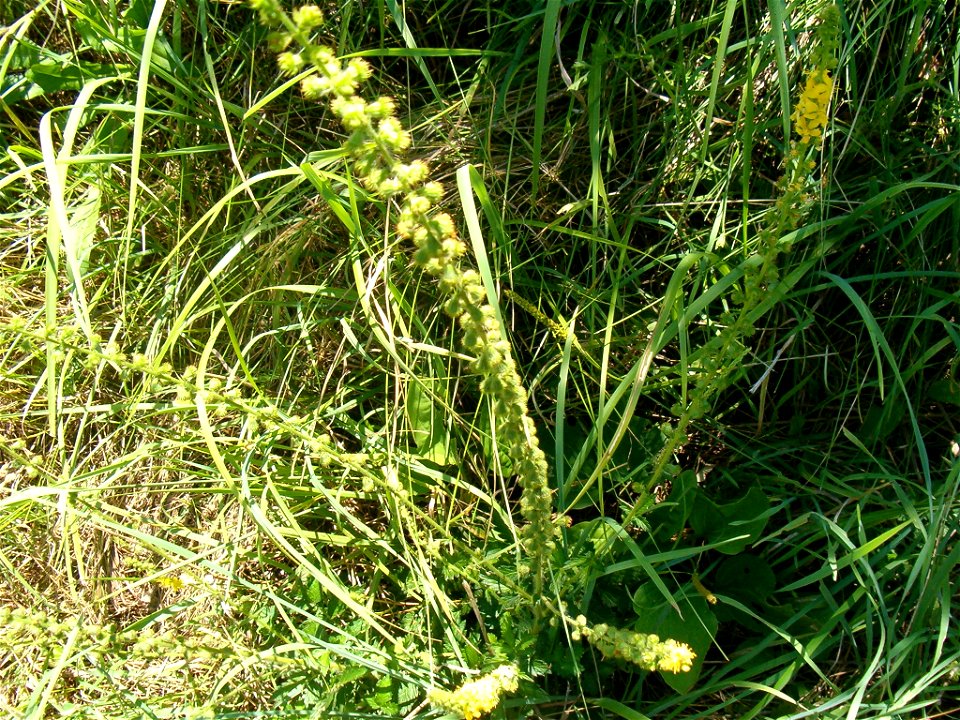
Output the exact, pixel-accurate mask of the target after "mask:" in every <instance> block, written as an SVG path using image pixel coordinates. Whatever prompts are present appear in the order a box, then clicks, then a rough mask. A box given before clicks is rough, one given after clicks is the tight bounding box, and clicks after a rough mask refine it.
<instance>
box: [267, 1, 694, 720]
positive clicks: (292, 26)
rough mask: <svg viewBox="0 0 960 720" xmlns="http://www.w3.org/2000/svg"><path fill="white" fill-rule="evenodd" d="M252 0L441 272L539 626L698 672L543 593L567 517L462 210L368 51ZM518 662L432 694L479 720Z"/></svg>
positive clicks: (421, 262)
mask: <svg viewBox="0 0 960 720" xmlns="http://www.w3.org/2000/svg"><path fill="white" fill-rule="evenodd" d="M250 5H251V6H252V7H253V8H254V9H255V10H257V11H258V12H259V15H260V19H261V21H262V23H263V24H264V25H266V26H267V27H269V28H270V29H271V33H270V35H269V38H268V42H269V45H270V47H271V49H272V50H274V51H275V52H277V53H278V54H277V64H278V67H279V70H280V71H281V72H282V73H283V74H285V75H288V76H293V75H296V74H299V73H305V72H306V73H307V74H306V75H305V76H304V78H303V79H302V80H301V82H300V89H301V92H302V93H303V95H304V96H305V97H306V98H308V99H312V100H326V101H328V102H329V107H330V109H331V110H332V112H333V113H334V114H335V115H336V116H337V117H338V118H339V120H340V122H341V124H342V125H343V127H344V129H345V130H346V131H347V133H348V138H347V140H346V141H345V143H344V149H345V150H346V152H347V155H348V158H349V163H350V169H351V171H352V173H353V175H354V176H355V177H357V178H358V179H359V180H360V181H361V183H362V184H363V186H364V187H365V188H366V190H367V191H368V192H369V193H370V194H371V195H373V196H375V197H378V198H381V199H383V200H386V201H392V202H396V203H397V205H398V206H399V215H398V219H397V221H396V223H395V226H394V228H393V229H394V231H395V232H396V234H397V235H398V236H399V237H400V238H402V239H405V240H407V241H410V242H411V243H412V244H413V246H414V248H415V249H414V252H413V261H414V263H415V264H416V265H417V267H419V268H421V269H422V270H423V271H424V272H425V273H427V274H428V275H430V276H431V277H433V278H435V280H436V282H437V285H438V287H439V288H440V290H441V292H442V293H443V296H444V301H443V308H444V311H445V312H446V314H447V315H449V316H450V317H451V318H453V319H454V320H455V322H456V324H457V325H458V326H459V328H460V330H461V332H462V337H463V345H464V347H465V348H466V350H468V351H469V352H470V353H472V355H473V360H472V361H471V363H470V369H471V370H473V371H475V372H476V373H477V374H479V375H480V377H481V378H482V380H481V384H480V386H481V390H482V391H483V392H484V393H485V394H486V395H487V396H488V397H489V398H490V400H491V402H492V406H493V410H494V414H493V415H494V416H495V418H496V429H495V430H496V435H497V438H498V442H499V445H500V447H502V448H504V449H505V451H506V453H507V455H508V456H509V458H510V460H511V461H512V467H513V469H514V472H515V473H516V475H517V477H518V481H519V485H520V487H521V488H522V496H521V500H520V514H521V516H522V517H523V519H524V520H525V524H524V525H523V527H522V528H521V529H520V533H519V536H520V544H521V549H522V551H523V557H524V560H523V563H524V565H523V566H522V567H521V574H522V575H524V576H527V577H529V582H530V587H531V592H530V593H529V597H531V598H532V599H533V600H532V602H533V608H532V610H533V614H534V618H535V623H537V622H539V620H540V619H541V618H542V617H543V616H544V614H545V613H547V612H551V613H554V614H555V616H557V618H558V619H561V618H562V619H563V620H564V621H565V622H567V623H568V624H572V626H573V627H574V628H575V633H576V634H577V635H578V636H579V637H583V638H585V639H587V640H588V641H589V642H591V643H593V644H594V645H596V646H597V647H598V649H600V650H601V651H602V652H604V654H610V655H612V656H617V657H622V658H623V659H625V660H628V661H632V662H635V663H636V664H638V665H640V666H641V667H643V668H644V669H648V670H655V669H659V670H662V671H667V672H683V671H686V670H689V669H690V663H691V661H692V659H693V653H692V651H691V650H690V648H689V647H687V646H686V645H683V644H681V643H676V642H674V641H661V640H660V639H659V638H658V637H657V636H654V635H649V636H647V635H641V634H639V633H624V634H622V635H618V634H617V633H618V632H619V631H616V630H615V629H612V628H606V627H605V626H597V627H595V628H593V629H592V630H591V629H589V628H588V627H587V625H586V621H585V620H584V621H583V622H582V623H581V622H578V621H572V620H570V619H569V618H566V617H565V616H564V615H563V613H562V610H561V609H558V608H556V607H554V606H553V605H552V603H550V602H548V601H546V600H544V599H543V597H544V593H545V589H546V588H547V585H548V578H549V574H550V571H551V565H550V563H551V558H552V556H553V554H554V551H555V550H556V547H557V542H558V539H559V529H558V526H559V524H560V522H561V521H562V519H555V518H554V517H553V503H552V496H551V491H550V486H549V477H548V472H549V471H548V466H547V461H546V457H545V455H544V453H543V451H542V450H541V449H540V444H539V440H538V437H537V431H536V426H535V424H534V421H533V419H532V418H531V416H530V414H529V412H528V396H527V391H526V389H525V388H524V386H523V383H522V381H521V378H520V374H519V372H518V370H517V366H516V363H515V361H514V359H513V355H512V351H511V347H510V344H509V343H508V342H507V340H506V338H505V337H504V335H503V332H502V330H501V327H500V324H499V322H498V320H497V316H496V312H495V310H494V307H493V306H492V305H491V304H490V302H489V301H488V299H487V297H488V296H487V291H486V289H485V288H484V285H483V283H482V280H481V277H480V275H479V273H478V272H477V271H476V270H474V269H472V268H470V267H468V266H467V264H466V263H465V262H464V257H465V255H466V253H467V248H466V245H465V244H464V243H463V241H462V240H461V239H460V238H459V237H458V234H457V230H456V226H455V223H454V220H453V218H452V217H451V215H450V214H449V213H447V212H444V211H443V210H441V209H440V208H439V207H438V203H439V202H440V201H441V199H442V198H443V195H444V189H443V187H442V185H441V184H440V183H438V182H436V181H434V180H432V179H431V177H430V176H431V169H430V168H429V167H428V166H427V164H426V163H424V162H422V161H421V160H412V161H406V160H405V159H404V153H405V152H406V151H407V150H408V149H409V147H410V145H411V136H410V133H409V132H408V131H407V129H406V128H405V127H404V126H403V124H402V123H401V122H400V121H399V120H398V119H397V117H396V114H395V109H396V102H395V101H394V100H393V99H392V98H389V97H380V98H377V99H376V100H372V101H370V100H367V99H365V98H364V97H363V96H362V94H361V92H360V91H361V88H362V85H363V83H364V82H365V81H366V80H367V79H369V78H370V76H371V72H372V71H371V67H370V65H369V63H367V62H366V61H365V60H363V59H360V58H353V59H350V60H348V61H346V62H344V61H343V60H341V59H340V58H338V57H337V56H336V54H335V53H334V51H333V50H332V49H331V48H329V47H327V46H325V45H322V44H319V43H317V42H315V41H314V39H313V37H312V35H313V31H314V30H315V29H316V28H318V27H319V26H320V25H321V24H322V22H323V14H322V12H321V10H320V9H319V8H318V7H316V6H313V5H308V6H303V7H299V8H297V9H296V10H294V11H293V12H292V13H290V14H287V13H286V12H285V11H284V10H283V9H282V8H281V7H280V5H279V3H278V2H277V1H276V0H250ZM618 647H621V648H627V649H626V650H625V651H624V652H623V653H621V654H620V655H617V653H615V652H613V649H614V648H618ZM629 647H633V648H634V649H636V652H632V651H630V650H629V649H628V648H629ZM607 650H610V653H608V652H607ZM505 668H506V669H505ZM511 668H512V666H501V667H500V668H499V669H498V670H495V671H494V672H493V673H491V674H488V675H485V676H482V677H480V678H478V679H475V680H471V681H469V682H467V683H465V684H464V685H463V686H461V687H460V688H459V689H458V690H456V691H453V692H447V691H441V690H437V691H434V692H433V693H432V694H431V698H432V699H433V702H434V703H435V704H436V705H438V706H439V707H442V708H445V709H447V710H450V711H453V712H456V713H457V714H459V715H461V716H463V717H464V718H467V719H468V720H472V719H473V718H475V717H478V716H479V715H481V714H482V713H485V712H487V711H489V710H490V709H492V708H493V707H494V706H496V704H497V702H499V698H500V697H501V695H502V694H503V693H507V692H511V691H513V690H515V689H516V674H515V672H516V671H515V670H512V669H511Z"/></svg>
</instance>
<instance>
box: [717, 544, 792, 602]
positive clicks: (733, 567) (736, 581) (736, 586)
mask: <svg viewBox="0 0 960 720" xmlns="http://www.w3.org/2000/svg"><path fill="white" fill-rule="evenodd" d="M713 582H714V585H715V588H713V589H715V590H717V592H722V593H723V594H724V595H730V596H731V597H735V598H737V599H738V600H740V601H741V602H743V603H744V604H746V605H755V604H757V603H761V602H763V601H764V600H766V599H767V598H768V597H770V595H771V594H772V593H773V591H774V589H775V588H776V585H777V578H776V576H775V575H774V574H773V570H771V569H770V565H769V564H768V563H767V561H766V560H764V559H763V558H760V557H757V556H756V555H750V554H748V553H743V554H741V555H734V556H733V557H730V558H727V559H726V560H724V561H723V562H722V563H721V564H720V567H719V568H718V569H717V572H716V575H715V576H714V578H713Z"/></svg>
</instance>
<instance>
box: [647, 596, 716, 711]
mask: <svg viewBox="0 0 960 720" xmlns="http://www.w3.org/2000/svg"><path fill="white" fill-rule="evenodd" d="M640 601H641V602H644V599H643V598H641V599H640ZM634 602H635V603H636V602H637V597H636V596H635V597H634ZM678 602H679V606H680V611H681V612H682V613H683V616H682V617H681V615H680V614H679V613H678V612H677V611H676V610H674V609H673V608H672V607H670V605H668V604H667V603H661V604H660V605H659V606H658V607H656V608H645V611H644V612H642V613H640V617H639V619H638V620H637V621H636V623H634V626H633V630H636V631H637V632H643V633H655V634H656V635H659V636H660V639H661V640H666V639H668V638H669V639H671V640H676V641H677V642H682V643H686V644H687V645H689V646H690V648H691V649H692V650H693V652H694V653H696V655H697V657H696V658H695V659H694V661H693V667H692V668H690V672H686V673H668V672H666V673H661V676H662V677H663V679H664V682H666V683H667V685H669V686H670V687H671V688H673V689H674V690H676V691H677V692H679V693H685V692H688V691H689V690H690V688H692V687H693V686H694V684H696V682H697V679H698V678H699V677H700V671H701V669H702V668H703V659H704V657H706V654H707V651H708V650H710V646H711V645H712V644H713V638H714V637H715V636H716V634H717V625H718V623H717V617H716V616H715V615H714V614H713V611H712V610H711V609H710V606H709V605H708V604H707V601H706V600H705V599H704V598H702V597H700V596H699V595H694V596H691V597H685V598H680V599H679V600H678Z"/></svg>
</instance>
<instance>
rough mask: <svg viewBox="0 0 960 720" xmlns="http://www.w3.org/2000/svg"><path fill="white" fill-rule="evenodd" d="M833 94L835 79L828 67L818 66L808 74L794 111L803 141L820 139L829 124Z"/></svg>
mask: <svg viewBox="0 0 960 720" xmlns="http://www.w3.org/2000/svg"><path fill="white" fill-rule="evenodd" d="M832 94H833V79H832V78H831V77H830V71H829V70H827V69H826V68H816V69H814V70H813V71H812V72H811V73H810V74H809V75H808V76H807V82H806V85H805V86H804V88H803V92H802V93H801V95H800V99H799V100H798V101H797V107H796V108H795V109H794V111H793V115H792V118H791V119H792V120H793V121H794V122H795V123H796V131H797V135H799V136H800V142H801V143H809V142H811V141H812V140H816V141H818V142H819V141H820V139H821V138H822V136H823V129H824V128H825V127H826V126H827V107H828V106H829V105H830V96H831V95H832Z"/></svg>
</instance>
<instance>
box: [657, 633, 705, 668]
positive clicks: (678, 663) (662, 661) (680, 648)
mask: <svg viewBox="0 0 960 720" xmlns="http://www.w3.org/2000/svg"><path fill="white" fill-rule="evenodd" d="M659 650H660V658H659V659H658V661H657V668H658V669H659V670H660V672H671V673H680V672H690V669H691V668H692V667H693V660H694V658H695V657H696V655H695V654H694V653H693V650H691V649H690V646H689V645H686V644H684V643H678V642H677V641H676V640H666V641H665V642H663V643H662V644H661V645H660V647H659Z"/></svg>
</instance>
